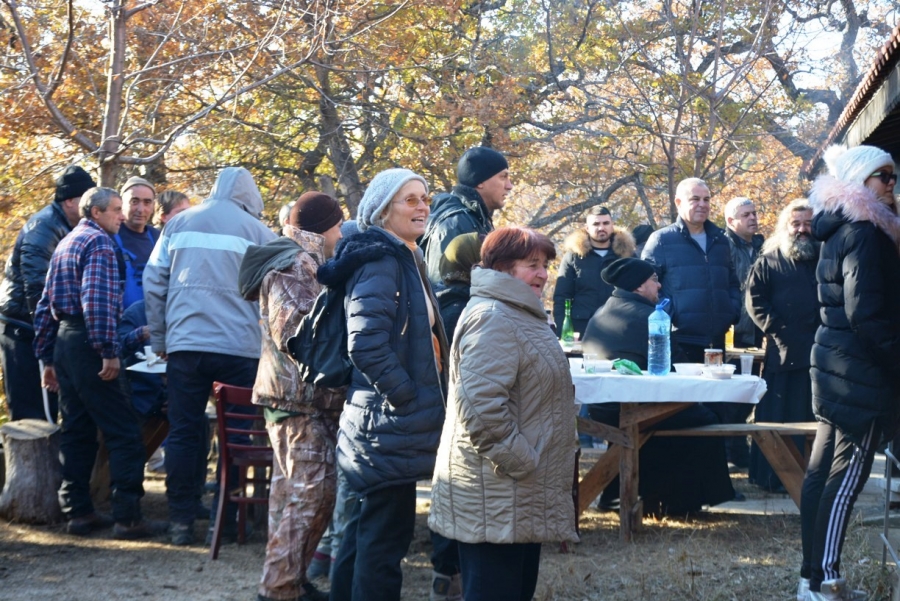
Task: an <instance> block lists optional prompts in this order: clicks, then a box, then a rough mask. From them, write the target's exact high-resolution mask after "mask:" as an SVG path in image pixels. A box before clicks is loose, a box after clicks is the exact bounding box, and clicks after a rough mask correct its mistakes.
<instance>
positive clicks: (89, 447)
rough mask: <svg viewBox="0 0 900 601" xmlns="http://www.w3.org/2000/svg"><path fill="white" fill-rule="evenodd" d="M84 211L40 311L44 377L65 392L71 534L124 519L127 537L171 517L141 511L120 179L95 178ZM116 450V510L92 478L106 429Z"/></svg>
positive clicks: (63, 497)
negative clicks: (126, 349)
mask: <svg viewBox="0 0 900 601" xmlns="http://www.w3.org/2000/svg"><path fill="white" fill-rule="evenodd" d="M79 209H80V211H81V215H82V219H81V221H80V222H79V223H78V225H77V226H75V228H74V229H73V230H72V233H70V234H69V235H68V236H66V237H65V238H63V239H62V241H61V242H60V243H59V245H58V246H57V247H56V250H55V251H54V253H53V256H52V257H51V259H50V270H49V272H48V274H47V282H46V284H45V286H44V293H43V295H42V296H41V300H40V301H39V302H38V305H37V310H36V311H35V316H34V324H35V331H36V335H35V345H34V348H35V355H36V356H37V358H38V359H40V360H41V361H43V363H44V366H45V367H44V370H43V378H42V379H43V385H44V387H45V388H47V389H48V390H51V391H54V392H58V393H59V410H60V413H61V415H62V432H61V434H60V455H61V456H62V477H63V481H62V487H61V488H60V491H59V498H60V501H61V503H62V506H63V513H64V514H65V516H66V518H67V519H68V520H69V523H68V527H67V529H68V532H69V534H76V535H86V534H89V533H90V532H91V531H92V530H95V529H98V528H102V527H106V526H110V525H112V523H113V522H115V528H114V531H113V534H114V536H115V537H116V538H120V539H136V538H143V537H147V536H153V535H155V534H159V533H161V532H164V531H165V527H166V525H165V524H161V523H158V522H150V521H146V520H143V519H142V518H141V504H140V501H141V497H143V496H144V488H143V481H144V445H143V442H142V440H141V432H140V428H139V427H138V423H139V422H138V415H137V413H136V412H135V410H134V407H132V405H131V399H130V398H128V395H127V394H126V392H125V386H124V383H123V382H122V380H121V379H120V378H121V377H122V374H121V372H120V365H119V342H118V338H117V336H116V325H117V323H118V321H119V317H120V316H121V313H122V302H121V299H122V294H121V289H120V287H119V269H118V266H117V263H116V252H115V243H114V242H113V240H112V238H111V236H114V235H115V234H116V232H118V231H119V226H120V225H121V224H122V222H123V221H124V220H125V216H124V215H123V213H122V199H121V197H120V196H119V193H118V192H116V191H115V190H113V189H111V188H91V189H90V190H88V191H87V192H85V193H84V195H83V196H82V197H81V202H80V203H79ZM98 429H99V430H100V432H102V433H103V440H104V441H105V443H106V448H107V450H108V451H109V455H110V461H109V467H110V485H111V488H112V509H113V516H112V518H111V519H110V518H109V516H103V515H101V514H97V513H95V512H94V506H93V503H92V502H91V491H90V480H91V471H92V470H93V468H94V458H95V457H96V455H97V430H98Z"/></svg>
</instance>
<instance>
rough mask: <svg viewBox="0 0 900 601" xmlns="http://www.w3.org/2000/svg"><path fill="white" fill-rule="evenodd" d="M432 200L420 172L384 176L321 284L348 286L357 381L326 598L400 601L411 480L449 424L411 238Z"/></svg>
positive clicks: (442, 343)
mask: <svg viewBox="0 0 900 601" xmlns="http://www.w3.org/2000/svg"><path fill="white" fill-rule="evenodd" d="M429 204H430V199H429V197H428V186H427V184H426V183H425V180H424V179H423V178H422V176H420V175H417V174H415V173H413V172H412V171H410V170H408V169H388V170H386V171H382V172H381V173H379V174H378V175H376V176H375V177H374V179H372V182H371V183H370V184H369V187H368V188H367V189H366V192H365V194H364V195H363V198H362V201H360V205H359V212H358V214H357V225H358V227H359V230H360V233H359V234H357V235H354V236H350V237H349V238H346V239H345V241H344V242H343V243H342V244H340V245H339V246H338V247H337V250H336V253H335V257H334V259H333V260H332V261H330V262H328V263H326V264H325V265H323V266H322V267H321V268H320V269H319V272H318V279H319V281H320V282H321V283H322V284H325V285H326V286H331V287H335V286H343V287H344V290H345V295H346V297H345V301H344V306H345V308H346V311H347V347H348V351H349V354H350V359H351V361H352V362H353V374H352V376H351V382H350V388H349V390H348V391H347V402H346V404H345V405H344V411H343V414H342V415H341V422H340V431H339V433H338V445H337V463H338V466H339V468H340V469H341V470H342V471H343V472H344V475H345V476H346V477H347V482H348V484H349V486H350V488H351V490H353V491H354V492H355V493H356V494H357V495H358V496H359V501H358V502H356V503H354V505H353V507H352V508H351V509H350V516H349V518H348V520H349V521H348V523H347V526H346V530H345V531H344V538H343V540H342V541H341V547H340V549H339V550H338V554H337V558H336V560H335V565H334V568H333V569H334V573H333V575H332V579H331V599H332V601H351V600H352V601H363V600H368V599H378V600H399V599H400V588H401V585H402V582H403V574H402V572H401V569H400V562H401V560H402V559H403V557H404V556H405V555H406V552H407V550H408V548H409V544H410V542H411V541H412V538H413V530H414V527H415V519H416V482H417V481H418V480H425V479H429V478H431V474H432V472H433V470H434V460H435V454H436V452H437V447H438V443H439V442H440V436H441V427H442V426H443V423H444V404H445V399H446V379H445V374H446V372H447V356H448V349H447V339H446V336H445V334H444V328H443V324H442V323H441V317H440V313H439V312H438V304H437V301H436V300H435V297H434V294H433V293H432V291H431V285H430V284H429V282H428V279H427V278H426V277H425V263H424V260H423V257H422V251H421V250H419V247H418V246H417V245H416V239H417V238H418V237H419V236H421V235H422V234H423V233H424V232H425V222H426V221H427V220H428V213H429Z"/></svg>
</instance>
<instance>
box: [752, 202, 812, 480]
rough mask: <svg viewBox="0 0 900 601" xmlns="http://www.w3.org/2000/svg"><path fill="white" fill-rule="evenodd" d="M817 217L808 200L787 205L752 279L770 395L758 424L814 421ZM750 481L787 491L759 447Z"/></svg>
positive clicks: (760, 407)
mask: <svg viewBox="0 0 900 601" xmlns="http://www.w3.org/2000/svg"><path fill="white" fill-rule="evenodd" d="M812 216H813V214H812V207H811V206H810V205H809V204H808V203H807V202H806V200H805V199H802V198H801V199H798V200H794V201H792V202H791V203H790V204H788V206H787V207H785V208H784V210H783V211H781V215H780V216H779V218H778V225H777V226H776V228H775V233H774V234H773V235H772V237H771V238H770V239H769V240H767V241H766V243H765V244H764V245H763V248H762V251H763V252H762V255H761V256H760V259H759V260H758V261H757V262H756V263H755V264H754V265H753V268H752V269H751V270H750V275H749V276H748V278H747V294H746V297H745V300H746V307H747V312H748V313H749V314H750V317H751V318H752V319H753V321H754V323H756V325H757V326H759V327H760V328H762V331H763V332H764V333H765V335H766V359H765V369H764V370H763V376H764V377H765V379H766V386H767V391H766V395H765V396H764V397H763V398H762V401H760V403H759V404H758V405H757V406H756V421H758V422H786V423H790V422H810V421H813V413H812V384H811V382H810V379H809V354H810V350H811V349H812V345H813V339H814V338H815V336H816V329H817V328H818V327H819V323H820V320H819V301H818V299H817V298H816V264H817V263H818V259H819V247H818V243H817V242H815V241H814V240H813V239H812ZM797 442H799V443H801V444H802V438H801V440H799V441H797ZM798 448H802V447H798ZM749 477H750V481H751V482H753V483H754V484H756V485H757V486H759V487H761V488H764V489H766V490H770V491H782V490H784V487H783V486H782V483H781V481H780V480H779V479H778V476H777V475H775V472H774V470H772V468H771V466H770V465H769V464H768V462H767V461H766V459H765V458H764V457H763V456H762V453H760V452H759V449H758V448H757V447H756V446H753V448H751V449H750V473H749Z"/></svg>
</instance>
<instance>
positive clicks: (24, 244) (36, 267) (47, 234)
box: [0, 202, 72, 322]
mask: <svg viewBox="0 0 900 601" xmlns="http://www.w3.org/2000/svg"><path fill="white" fill-rule="evenodd" d="M71 231H72V226H71V225H69V220H68V219H67V218H66V214H65V213H64V212H63V210H62V207H60V206H59V203H56V202H54V203H53V204H51V205H50V206H47V207H44V208H43V209H41V210H40V211H38V212H37V213H35V214H34V215H33V216H32V217H31V219H29V220H28V222H27V223H26V224H25V227H23V228H22V231H21V232H19V236H18V237H17V238H16V244H15V246H14V247H13V252H12V254H11V255H10V257H9V259H8V260H7V261H6V270H5V271H4V273H3V283H2V284H0V313H2V314H3V315H6V316H7V317H12V318H15V319H20V320H23V321H28V322H30V321H31V316H32V315H33V314H34V310H35V308H36V307H37V304H38V301H39V300H41V294H42V293H43V292H44V280H45V279H46V278H47V270H48V269H49V267H50V257H51V256H53V251H54V250H56V246H57V245H58V244H59V241H60V240H62V239H63V238H64V237H65V235H66V234H68V233H69V232H71Z"/></svg>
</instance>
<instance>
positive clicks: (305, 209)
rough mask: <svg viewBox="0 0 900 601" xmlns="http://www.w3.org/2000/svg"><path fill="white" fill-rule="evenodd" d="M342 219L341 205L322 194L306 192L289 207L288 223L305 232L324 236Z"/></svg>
mask: <svg viewBox="0 0 900 601" xmlns="http://www.w3.org/2000/svg"><path fill="white" fill-rule="evenodd" d="M343 218H344V212H343V211H342V210H341V205H340V204H338V201H336V200H335V199H333V198H332V197H331V196H329V195H328V194H325V193H324V192H306V193H304V194H303V195H302V196H301V197H300V198H298V199H297V202H295V203H294V206H293V207H291V215H290V217H288V223H290V224H291V225H293V226H294V227H298V228H300V229H301V230H304V231H307V232H313V233H314V234H324V233H325V232H327V231H328V230H330V229H331V228H333V227H334V226H335V225H337V223H338V222H340V220H341V219H343Z"/></svg>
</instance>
